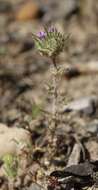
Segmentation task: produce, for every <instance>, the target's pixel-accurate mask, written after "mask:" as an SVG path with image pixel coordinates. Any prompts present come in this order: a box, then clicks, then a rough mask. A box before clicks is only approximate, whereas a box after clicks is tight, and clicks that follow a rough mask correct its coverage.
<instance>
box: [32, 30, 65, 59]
mask: <svg viewBox="0 0 98 190" xmlns="http://www.w3.org/2000/svg"><path fill="white" fill-rule="evenodd" d="M67 39H68V36H65V35H63V34H61V33H60V32H58V31H57V29H56V28H55V27H49V28H45V29H44V31H41V32H39V33H38V35H34V34H33V40H34V42H35V46H36V49H37V50H38V51H39V52H40V54H42V55H46V56H49V57H56V56H57V55H58V54H59V53H60V52H61V51H63V49H64V47H65V44H66V40H67Z"/></svg>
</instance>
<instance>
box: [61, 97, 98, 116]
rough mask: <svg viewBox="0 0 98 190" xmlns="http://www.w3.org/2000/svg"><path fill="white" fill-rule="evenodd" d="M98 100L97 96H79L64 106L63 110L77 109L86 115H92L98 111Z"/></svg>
mask: <svg viewBox="0 0 98 190" xmlns="http://www.w3.org/2000/svg"><path fill="white" fill-rule="evenodd" d="M97 101H98V99H97V98H96V97H95V96H89V97H83V98H79V99H78V100H75V101H72V102H71V103H69V104H68V105H66V106H64V107H63V109H62V110H63V111H62V112H63V113H64V112H71V111H76V112H81V113H83V114H85V115H92V114H94V113H95V112H96V108H97Z"/></svg>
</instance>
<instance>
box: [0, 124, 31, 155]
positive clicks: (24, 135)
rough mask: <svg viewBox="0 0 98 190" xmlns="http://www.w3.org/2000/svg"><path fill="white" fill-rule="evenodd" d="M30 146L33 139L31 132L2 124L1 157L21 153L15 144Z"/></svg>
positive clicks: (0, 136)
mask: <svg viewBox="0 0 98 190" xmlns="http://www.w3.org/2000/svg"><path fill="white" fill-rule="evenodd" d="M15 140H16V141H17V142H19V143H22V142H23V143H28V144H30V142H31V138H30V134H29V132H27V131H26V130H25V129H22V128H17V127H10V128H9V127H7V126H6V125H4V124H2V123H0V157H2V156H4V155H6V154H16V155H17V153H18V152H19V146H18V145H17V143H16V142H15Z"/></svg>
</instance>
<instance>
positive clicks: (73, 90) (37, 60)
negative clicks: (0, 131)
mask: <svg viewBox="0 0 98 190" xmlns="http://www.w3.org/2000/svg"><path fill="white" fill-rule="evenodd" d="M49 23H52V25H55V26H56V27H57V28H58V30H59V31H61V32H63V33H65V34H66V35H67V34H70V40H69V42H68V44H67V48H66V50H65V51H64V52H63V53H61V55H60V56H59V58H58V61H57V65H58V66H59V65H60V66H64V67H65V72H64V74H63V76H62V79H61V80H60V83H59V97H60V101H61V103H60V105H59V106H61V108H62V107H64V109H65V107H66V105H68V106H69V107H70V102H74V101H76V102H74V104H73V105H72V107H71V109H69V108H68V109H69V110H67V111H66V113H63V114H62V115H58V129H57V130H56V134H55V140H54V144H52V146H50V147H48V145H47V139H50V137H49V129H48V127H49V125H50V124H49V122H51V116H50V115H49V114H47V113H46V112H44V111H42V112H41V111H40V109H39V107H41V109H45V110H50V109H51V106H50V99H49V98H50V94H49V93H48V92H47V90H46V88H45V85H46V82H47V83H48V82H50V83H51V73H50V65H51V63H50V60H49V59H48V58H47V57H42V56H40V55H39V54H38V52H36V50H35V46H34V42H33V38H32V33H35V34H36V33H38V31H40V30H42V29H43V26H44V25H46V24H48V25H49ZM69 68H71V69H72V68H73V70H74V71H73V72H71V71H70V69H69ZM97 74H98V1H97V0H61V1H59V0H35V1H34V0H32V1H31V0H17V1H14V0H0V122H1V123H4V124H6V125H7V126H9V127H12V128H13V127H16V126H17V127H21V128H29V130H31V135H32V147H33V148H32V149H33V150H32V160H33V161H32V163H31V165H30V166H29V169H30V168H31V170H32V171H33V172H34V170H36V172H35V173H37V172H38V173H37V174H36V175H37V179H36V180H35V181H36V182H37V183H39V184H40V185H41V186H44V185H45V188H46V189H47V188H48V189H49V188H50V189H51V190H52V189H55V190H56V188H58V189H66V187H64V188H63V187H61V186H59V187H56V185H54V186H53V187H48V182H47V179H46V176H49V175H50V173H51V172H52V171H54V170H55V169H64V167H66V166H69V165H72V164H78V163H81V162H84V161H85V160H86V159H88V160H97V159H98V143H97V141H98V137H97V134H98V114H97V113H98V99H97V98H98V97H97V96H98V76H97ZM89 99H90V100H89ZM77 101H78V102H77ZM76 104H77V105H78V108H76V107H75V106H76ZM81 107H82V108H81ZM58 109H59V108H58ZM47 131H48V132H47ZM79 145H80V146H79ZM37 148H38V149H37ZM49 150H50V151H49ZM73 152H74V155H75V156H72V153H73ZM50 160H51V162H50ZM32 167H33V169H32ZM34 167H35V169H34ZM39 171H40V172H39ZM35 173H34V174H33V178H34V175H35ZM33 182H34V179H32V180H31V178H30V184H31V183H33ZM21 183H22V182H21ZM21 183H20V184H21ZM4 184H5V183H3V186H2V185H1V189H4V188H5V189H7V188H8V189H11V188H12V189H15V188H16V189H28V190H33V189H36V190H37V188H39V190H40V186H38V187H35V186H34V187H33V186H32V187H31V186H30V185H28V183H27V182H25V183H24V186H23V187H22V186H21V185H19V184H18V185H16V186H15V187H14V185H13V187H10V188H9V186H8V183H7V182H6V185H4ZM14 184H15V183H14ZM43 184H44V185H43ZM20 186H21V187H20ZM29 186H30V187H29ZM50 186H51V185H50ZM84 186H85V185H84ZM88 186H89V185H88ZM68 188H69V187H68ZM71 188H74V189H76V187H70V188H69V189H71ZM78 188H82V187H81V186H80V187H78Z"/></svg>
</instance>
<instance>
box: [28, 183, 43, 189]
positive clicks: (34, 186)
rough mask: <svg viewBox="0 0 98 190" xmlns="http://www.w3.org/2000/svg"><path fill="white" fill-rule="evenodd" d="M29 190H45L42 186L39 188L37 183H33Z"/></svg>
mask: <svg viewBox="0 0 98 190" xmlns="http://www.w3.org/2000/svg"><path fill="white" fill-rule="evenodd" d="M27 190H43V188H41V186H39V185H38V184H36V183H32V185H30V187H28V188H27Z"/></svg>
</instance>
